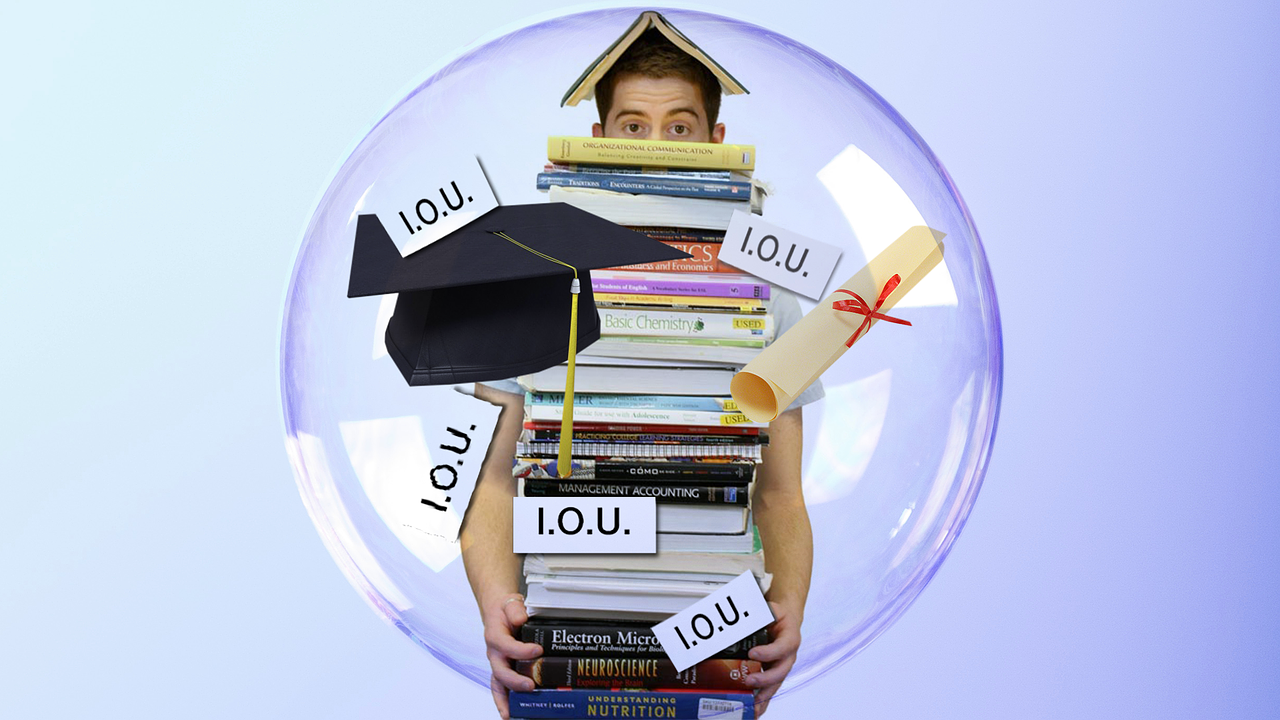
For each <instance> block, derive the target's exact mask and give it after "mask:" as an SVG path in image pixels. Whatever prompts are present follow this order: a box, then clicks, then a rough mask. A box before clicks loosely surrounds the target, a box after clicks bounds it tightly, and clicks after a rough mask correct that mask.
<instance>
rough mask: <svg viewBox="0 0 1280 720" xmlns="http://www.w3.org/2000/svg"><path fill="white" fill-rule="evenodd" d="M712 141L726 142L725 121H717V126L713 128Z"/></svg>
mask: <svg viewBox="0 0 1280 720" xmlns="http://www.w3.org/2000/svg"><path fill="white" fill-rule="evenodd" d="M711 142H713V143H722V142H724V123H716V126H715V127H713V128H711Z"/></svg>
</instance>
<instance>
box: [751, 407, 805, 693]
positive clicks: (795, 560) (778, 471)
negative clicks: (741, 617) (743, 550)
mask: <svg viewBox="0 0 1280 720" xmlns="http://www.w3.org/2000/svg"><path fill="white" fill-rule="evenodd" d="M803 449H804V424H803V422H802V416H801V409H800V408H796V409H795V410H788V411H787V412H784V413H783V414H782V415H779V416H778V418H777V419H776V420H774V421H773V422H772V423H770V424H769V447H767V448H766V449H765V451H764V455H763V462H762V463H761V465H760V467H759V470H758V472H757V477H756V484H755V490H754V495H753V497H752V500H751V506H752V508H753V509H752V512H753V513H754V514H755V522H756V525H758V526H759V527H760V541H761V543H762V544H763V545H764V559H765V565H766V569H767V570H768V571H769V573H770V574H772V575H773V581H772V583H771V585H770V586H769V592H768V593H766V595H765V597H766V599H768V600H769V605H770V607H771V608H772V609H773V615H774V618H775V622H774V623H773V626H772V629H771V632H770V635H771V636H772V641H771V642H770V643H769V644H768V645H761V646H758V647H756V648H753V649H752V650H751V653H750V655H751V658H752V659H753V660H760V661H761V662H763V663H765V670H764V672H762V673H760V674H759V675H757V676H755V677H754V678H753V679H752V683H753V684H754V685H755V686H756V687H757V688H758V692H757V694H756V711H757V713H762V712H764V711H765V709H766V708H767V707H768V705H769V700H770V699H771V698H772V697H773V695H774V693H776V692H777V691H778V688H779V687H780V686H781V685H782V681H783V680H784V679H786V677H787V673H789V672H791V666H792V665H794V664H795V661H796V651H797V650H798V649H799V648H800V624H801V622H803V621H804V605H805V600H806V599H807V598H808V597H809V579H810V575H811V574H812V571H813V531H812V529H811V528H810V526H809V512H808V510H806V509H805V505H804V493H803V492H802V490H801V473H800V461H801V458H802V456H803Z"/></svg>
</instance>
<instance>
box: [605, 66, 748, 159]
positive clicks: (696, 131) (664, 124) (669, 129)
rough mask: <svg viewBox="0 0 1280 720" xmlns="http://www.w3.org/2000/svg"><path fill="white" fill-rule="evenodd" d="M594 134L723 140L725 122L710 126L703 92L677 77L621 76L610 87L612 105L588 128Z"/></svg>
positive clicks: (641, 137)
mask: <svg viewBox="0 0 1280 720" xmlns="http://www.w3.org/2000/svg"><path fill="white" fill-rule="evenodd" d="M591 134H592V135H593V136H594V137H611V138H631V139H633V140H679V141H685V142H715V143H718V142H724V124H723V123H716V125H715V127H712V126H711V125H710V124H709V123H708V122H707V110H706V107H705V106H704V105H703V103H702V92H701V91H699V90H698V88H697V87H696V86H695V85H694V84H693V83H691V82H689V81H687V80H683V79H681V78H676V77H665V78H651V77H645V76H643V75H623V76H622V77H621V78H619V79H618V82H617V84H616V85H615V86H614V88H613V107H611V108H609V116H608V117H607V118H606V122H605V123H604V124H603V125H601V124H600V123H596V124H595V125H593V126H592V127H591Z"/></svg>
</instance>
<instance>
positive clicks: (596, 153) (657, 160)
mask: <svg viewBox="0 0 1280 720" xmlns="http://www.w3.org/2000/svg"><path fill="white" fill-rule="evenodd" d="M547 159H548V160H550V161H551V162H555V163H588V164H596V165H639V166H644V167H672V168H700V169H706V170H754V169H755V166H756V148H755V146H754V145H731V144H729V143H711V142H705V143H704V142H673V141H670V140H630V139H626V138H597V137H571V136H565V135H553V136H551V137H549V138H547ZM645 224H648V223H645ZM668 224H670V223H668Z"/></svg>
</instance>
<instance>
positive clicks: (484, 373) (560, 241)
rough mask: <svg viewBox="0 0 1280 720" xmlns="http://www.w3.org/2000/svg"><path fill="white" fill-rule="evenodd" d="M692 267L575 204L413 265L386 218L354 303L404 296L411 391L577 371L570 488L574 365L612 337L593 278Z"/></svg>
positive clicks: (568, 402) (355, 287) (401, 310)
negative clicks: (615, 270) (602, 272)
mask: <svg viewBox="0 0 1280 720" xmlns="http://www.w3.org/2000/svg"><path fill="white" fill-rule="evenodd" d="M682 257H689V255H688V254H687V253H685V252H682V251H680V250H676V249H675V248H672V247H668V246H667V245H664V244H662V243H660V242H658V241H656V240H651V239H650V238H648V237H646V236H645V235H642V234H640V233H638V232H635V231H634V230H628V229H626V228H624V227H622V226H620V225H615V224H614V223H611V222H609V221H608V220H604V219H602V218H599V217H596V216H595V215H592V214H591V213H588V212H586V211H584V210H579V209H578V208H575V207H573V206H572V205H567V204H565V203H551V204H537V205H505V206H498V207H496V208H494V209H493V210H490V211H489V212H487V213H485V214H484V215H481V216H480V217H478V218H476V219H475V220H473V221H472V222H470V223H468V224H467V225H465V226H463V227H462V228H461V229H459V230H456V231H454V232H452V233H450V234H449V235H447V236H445V237H443V238H441V239H440V240H437V241H436V242H434V243H432V244H431V245H428V246H427V247H425V248H423V249H421V250H419V251H417V252H415V253H412V254H411V255H409V257H401V255H400V251H399V250H398V249H396V246H395V242H394V241H392V239H391V236H390V235H389V234H387V231H386V229H385V228H384V227H383V226H382V222H381V221H380V220H378V217H377V216H376V215H361V216H360V217H359V218H358V219H357V223H356V242H355V249H354V250H353V252H352V256H351V278H350V280H349V282H348V285H347V297H363V296H367V295H385V294H387V293H399V297H397V298H396V307H395V312H394V314H393V315H392V317H391V320H390V322H388V323H387V333H386V343H387V353H388V354H389V355H390V356H391V358H392V360H394V361H395V363H396V367H398V368H400V372H401V374H403V375H404V379H405V380H406V381H408V383H409V384H410V385H439V384H445V383H465V382H475V381H482V380H500V379H502V378H509V377H515V376H516V375H525V374H528V373H534V372H539V371H541V370H546V369H547V368H549V367H551V366H552V365H556V364H559V363H561V362H565V361H566V360H567V361H568V363H569V371H568V378H567V382H566V387H565V398H564V414H563V419H562V421H561V425H560V427H561V431H560V438H561V442H560V463H559V465H560V467H562V468H564V470H563V471H562V472H563V474H564V475H566V476H567V475H568V472H569V468H570V466H571V463H570V455H569V453H570V448H571V447H572V446H573V370H574V356H575V355H576V354H577V351H578V348H582V347H586V346H587V345H590V344H591V343H593V342H595V341H596V340H597V339H599V337H600V316H599V314H598V313H597V312H596V307H595V302H594V299H593V296H592V294H591V274H590V272H589V271H590V270H591V269H592V268H604V267H614V266H618V265H634V264H636V263H644V262H657V261H661V260H675V259H678V258H682ZM579 295H582V296H584V297H583V299H584V301H585V303H584V308H585V309H584V311H583V312H578V304H579V302H578V301H579ZM566 331H567V332H566Z"/></svg>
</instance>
